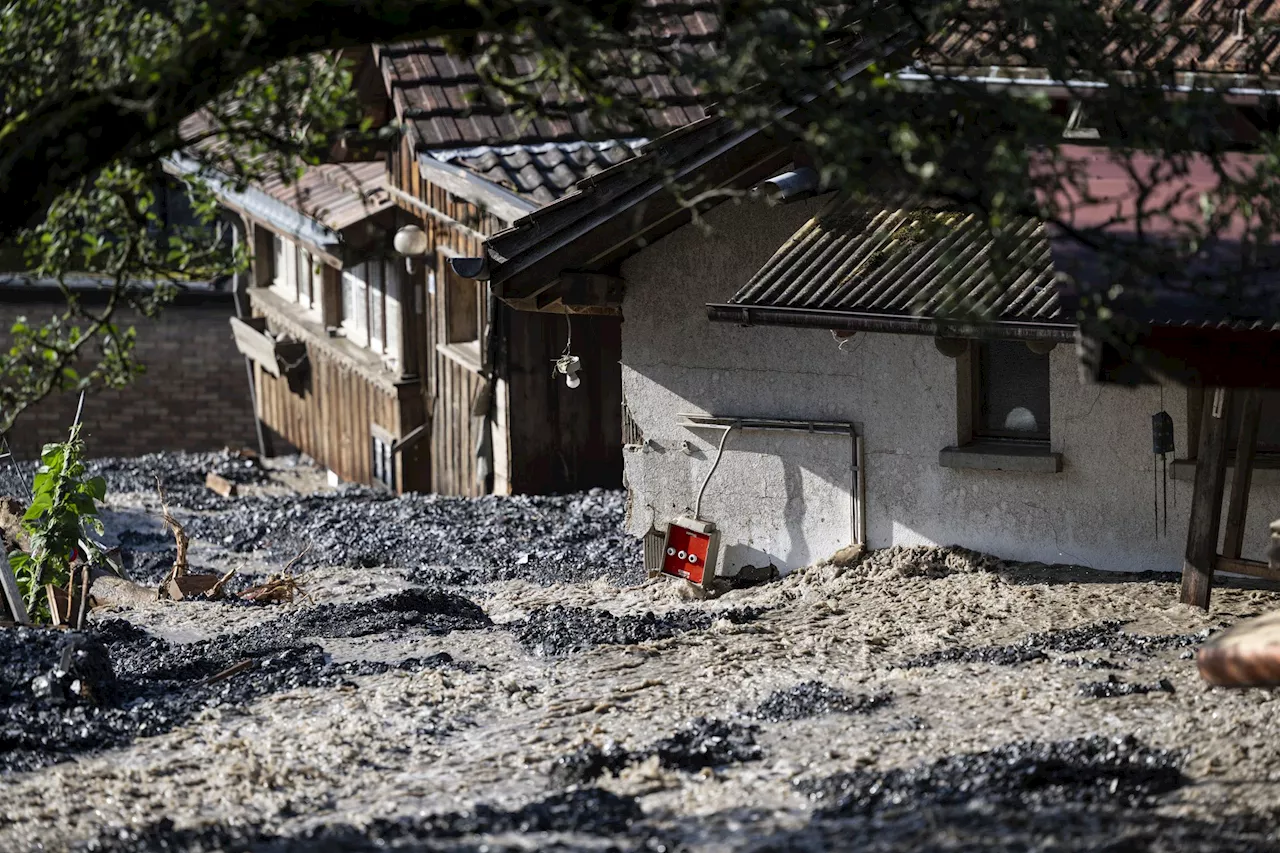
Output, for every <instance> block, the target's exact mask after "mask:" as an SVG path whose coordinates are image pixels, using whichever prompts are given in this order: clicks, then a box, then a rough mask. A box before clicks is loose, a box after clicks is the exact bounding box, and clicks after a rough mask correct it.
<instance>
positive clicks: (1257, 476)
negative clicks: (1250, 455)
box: [1169, 453, 1280, 485]
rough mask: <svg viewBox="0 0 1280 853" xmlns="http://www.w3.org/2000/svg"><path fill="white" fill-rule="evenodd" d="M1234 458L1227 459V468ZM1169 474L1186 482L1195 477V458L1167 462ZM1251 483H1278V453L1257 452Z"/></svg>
mask: <svg viewBox="0 0 1280 853" xmlns="http://www.w3.org/2000/svg"><path fill="white" fill-rule="evenodd" d="M1235 464H1236V461H1235V459H1228V460H1227V470H1228V471H1232V470H1234V469H1235ZM1169 476H1170V478H1172V479H1174V480H1183V481H1186V482H1188V483H1190V482H1192V481H1194V480H1195V478H1196V460H1194V459H1174V460H1172V461H1170V463H1169ZM1250 482H1251V483H1254V484H1259V485H1276V484H1280V455H1276V454H1273V453H1268V454H1265V455H1264V454H1259V455H1258V456H1256V457H1254V460H1253V477H1252V478H1251V480H1250Z"/></svg>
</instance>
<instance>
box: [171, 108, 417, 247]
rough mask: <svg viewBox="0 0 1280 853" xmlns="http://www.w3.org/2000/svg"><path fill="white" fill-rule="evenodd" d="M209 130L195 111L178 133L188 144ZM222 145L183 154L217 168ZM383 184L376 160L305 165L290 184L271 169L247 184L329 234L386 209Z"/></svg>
mask: <svg viewBox="0 0 1280 853" xmlns="http://www.w3.org/2000/svg"><path fill="white" fill-rule="evenodd" d="M212 128H213V124H212V120H211V118H210V116H209V115H208V113H206V112H204V111H201V112H198V113H194V114H192V115H191V116H188V117H187V118H186V119H184V120H183V121H182V124H181V125H180V127H179V132H180V133H181V135H182V137H183V138H184V139H188V140H191V139H199V138H201V137H202V136H203V135H204V134H207V133H209V132H210V131H211V130H212ZM228 145H229V143H228V142H227V141H226V140H225V139H223V138H221V137H213V138H210V139H207V140H204V141H201V142H199V143H197V144H195V145H193V146H189V150H188V153H189V154H190V155H193V156H198V158H199V160H200V161H201V162H202V163H204V164H207V165H211V166H213V167H214V168H217V166H218V163H219V161H220V160H221V158H222V155H223V154H224V153H225V150H226V148H227V146H228ZM389 186H390V179H389V176H388V174H387V164H386V163H385V162H383V161H381V160H369V161H363V162H352V163H323V164H321V165H318V166H308V167H307V169H306V170H305V171H304V172H303V173H302V176H301V177H300V178H299V179H298V180H296V181H294V182H292V183H286V182H285V180H284V178H283V177H282V176H281V175H280V174H278V173H277V172H275V171H272V172H271V173H270V174H268V176H267V177H266V178H264V179H262V180H260V181H255V182H254V183H253V188H254V189H256V190H258V191H260V192H263V193H265V194H266V195H268V196H270V197H271V198H273V199H275V200H276V201H278V202H281V203H282V204H285V205H288V206H289V207H290V208H291V209H293V210H294V211H296V212H297V213H300V214H302V215H303V216H305V217H307V218H308V219H312V220H314V221H316V222H318V223H320V224H321V225H323V226H325V227H326V228H329V229H332V230H333V231H341V230H342V229H344V228H347V227H348V226H350V225H353V224H355V223H356V222H359V221H360V220H361V219H364V218H365V217H368V216H372V215H373V214H375V213H378V212H380V211H382V210H385V209H387V208H389V207H391V206H392V201H391V194H390V192H389V191H388V187H389Z"/></svg>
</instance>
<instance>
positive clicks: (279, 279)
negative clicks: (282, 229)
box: [271, 234, 297, 299]
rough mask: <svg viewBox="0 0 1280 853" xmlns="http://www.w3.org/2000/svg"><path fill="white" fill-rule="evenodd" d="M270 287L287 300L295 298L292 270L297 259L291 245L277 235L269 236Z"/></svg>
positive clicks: (295, 287) (295, 289)
mask: <svg viewBox="0 0 1280 853" xmlns="http://www.w3.org/2000/svg"><path fill="white" fill-rule="evenodd" d="M271 249H272V253H271V260H272V263H271V285H272V287H274V288H275V289H276V290H278V291H280V294H281V295H282V296H287V297H288V298H289V299H295V298H296V297H297V281H296V278H295V275H296V273H295V272H294V269H295V267H296V264H297V258H296V257H295V256H294V253H293V244H291V243H290V242H289V241H287V240H285V239H284V238H283V237H281V236H280V235H279V234H272V235H271Z"/></svg>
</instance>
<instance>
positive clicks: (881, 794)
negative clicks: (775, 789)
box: [799, 736, 1187, 817]
mask: <svg viewBox="0 0 1280 853" xmlns="http://www.w3.org/2000/svg"><path fill="white" fill-rule="evenodd" d="M1186 781H1187V779H1186V777H1185V776H1184V775H1183V774H1182V771H1181V756H1180V755H1178V754H1176V753H1174V752H1170V751H1167V750H1158V749H1151V748H1149V747H1146V746H1144V745H1143V744H1141V743H1140V742H1139V741H1138V740H1137V739H1136V738H1134V737H1132V736H1126V737H1123V738H1116V739H1109V738H1103V737H1091V738H1083V739H1079V740H1070V741H1057V742H1051V743H1036V742H1033V743H1014V744H1009V745H1007V746H1001V747H997V748H996V749H992V750H989V751H987V752H977V753H968V754H963V755H952V756H947V757H946V758H942V759H939V760H937V761H933V762H930V763H927V764H919V765H916V766H914V767H909V768H905V769H892V770H887V771H874V770H857V771H853V772H849V773H839V774H836V775H834V776H829V777H827V778H825V779H818V780H814V781H808V782H802V783H801V784H800V786H799V787H800V788H801V790H802V791H804V792H805V793H807V794H808V795H809V796H810V797H811V798H813V799H815V800H817V801H819V802H821V803H823V804H824V805H823V806H822V809H821V810H820V815H821V816H823V817H855V816H867V815H871V814H874V813H876V812H880V811H882V810H886V809H895V808H900V807H906V808H919V807H921V806H931V805H960V804H964V803H975V802H983V803H987V804H994V805H999V806H1004V807H1026V808H1042V807H1045V806H1049V805H1056V804H1072V805H1082V804H1093V803H1097V804H1106V805H1128V806H1138V805H1143V804H1145V803H1148V802H1150V801H1151V800H1152V799H1153V798H1155V797H1158V796H1160V795H1162V794H1166V793H1168V792H1170V791H1173V790H1176V789H1177V788H1180V787H1181V786H1182V785H1184V784H1186Z"/></svg>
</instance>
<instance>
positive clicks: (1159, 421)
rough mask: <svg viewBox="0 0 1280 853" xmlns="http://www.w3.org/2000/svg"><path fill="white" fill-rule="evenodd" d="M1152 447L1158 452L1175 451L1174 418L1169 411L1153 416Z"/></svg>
mask: <svg viewBox="0 0 1280 853" xmlns="http://www.w3.org/2000/svg"><path fill="white" fill-rule="evenodd" d="M1151 449H1152V450H1153V451H1155V452H1156V453H1157V454H1159V453H1173V418H1171V417H1169V413H1168V412H1156V413H1155V414H1154V415H1152V416H1151Z"/></svg>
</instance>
